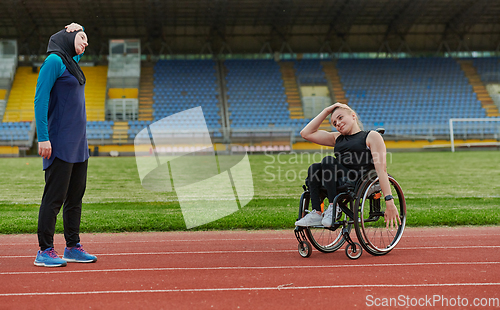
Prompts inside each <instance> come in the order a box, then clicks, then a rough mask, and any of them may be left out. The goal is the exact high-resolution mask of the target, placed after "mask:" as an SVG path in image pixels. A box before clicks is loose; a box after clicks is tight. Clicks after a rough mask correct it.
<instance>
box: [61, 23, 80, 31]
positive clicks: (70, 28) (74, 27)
mask: <svg viewBox="0 0 500 310" xmlns="http://www.w3.org/2000/svg"><path fill="white" fill-rule="evenodd" d="M65 28H66V32H73V31H79V30H83V27H82V26H81V25H79V24H77V23H71V24H69V25H66V26H65Z"/></svg>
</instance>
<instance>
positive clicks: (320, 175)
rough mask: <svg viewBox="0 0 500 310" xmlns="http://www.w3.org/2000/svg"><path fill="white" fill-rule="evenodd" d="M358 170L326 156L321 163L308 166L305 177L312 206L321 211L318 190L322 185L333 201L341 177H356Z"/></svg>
mask: <svg viewBox="0 0 500 310" xmlns="http://www.w3.org/2000/svg"><path fill="white" fill-rule="evenodd" d="M357 175H358V172H357V171H355V170H349V169H347V168H346V167H344V166H343V165H342V164H341V163H340V162H339V161H338V160H337V159H336V158H335V157H332V156H326V157H325V158H323V160H322V161H321V163H315V164H312V165H311V166H309V169H308V175H307V179H308V181H309V191H310V193H311V204H312V208H313V209H314V210H316V211H320V212H321V200H320V198H319V191H320V188H321V186H322V185H324V186H325V187H326V191H327V197H328V201H329V202H330V203H332V202H333V199H334V198H335V196H337V186H338V185H339V181H341V180H343V179H346V178H347V179H357Z"/></svg>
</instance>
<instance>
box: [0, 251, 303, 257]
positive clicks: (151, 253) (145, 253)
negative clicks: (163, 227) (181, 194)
mask: <svg viewBox="0 0 500 310" xmlns="http://www.w3.org/2000/svg"><path fill="white" fill-rule="evenodd" d="M289 252H297V250H267V251H266V250H260V251H254V250H246V251H232V250H226V251H189V252H181V251H179V252H138V253H100V254H99V253H97V254H96V253H92V255H96V256H132V255H179V254H187V255H191V254H218V255H221V254H232V253H236V254H241V253H289ZM35 256H36V255H4V256H0V259H1V258H28V257H31V258H34V257H35Z"/></svg>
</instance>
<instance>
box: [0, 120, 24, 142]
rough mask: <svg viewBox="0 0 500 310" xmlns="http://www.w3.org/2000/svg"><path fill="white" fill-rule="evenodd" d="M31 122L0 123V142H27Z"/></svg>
mask: <svg viewBox="0 0 500 310" xmlns="http://www.w3.org/2000/svg"><path fill="white" fill-rule="evenodd" d="M30 130H31V122H6V123H0V142H13V141H16V142H17V141H29V139H30V136H29V134H30Z"/></svg>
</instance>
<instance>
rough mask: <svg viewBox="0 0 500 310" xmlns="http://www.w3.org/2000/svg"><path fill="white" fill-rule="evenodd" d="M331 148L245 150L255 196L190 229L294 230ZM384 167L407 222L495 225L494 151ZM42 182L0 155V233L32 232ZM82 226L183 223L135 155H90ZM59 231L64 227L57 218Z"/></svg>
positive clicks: (426, 155) (114, 228) (30, 163)
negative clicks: (315, 170) (150, 184)
mask: <svg viewBox="0 0 500 310" xmlns="http://www.w3.org/2000/svg"><path fill="white" fill-rule="evenodd" d="M329 154H331V152H323V153H311V154H307V153H305V154H300V153H292V154H284V153H280V154H272V155H270V154H267V155H250V156H249V159H250V164H251V169H252V179H253V183H254V193H255V194H254V198H253V200H251V201H250V202H249V203H248V204H247V205H246V206H245V207H243V208H242V209H241V210H240V211H238V212H235V213H233V214H232V215H229V216H227V217H224V218H222V219H220V220H218V221H215V222H212V223H209V224H206V225H203V226H200V227H196V228H195V229H198V230H205V229H209V230H212V229H213V230H223V229H289V228H293V223H294V221H295V219H296V217H297V211H298V201H299V197H300V194H301V193H302V188H301V187H302V184H304V178H305V176H306V175H307V167H308V166H309V165H310V164H311V163H313V162H318V161H320V160H321V158H323V157H324V156H325V155H329ZM200 158H201V159H203V158H202V157H200ZM220 160H223V159H219V161H220ZM388 172H389V173H390V174H391V175H393V176H394V177H395V178H396V179H397V180H398V182H399V183H400V184H401V186H402V188H403V190H404V193H405V196H406V199H407V205H408V221H407V224H408V226H441V225H447V226H456V225H498V224H499V223H500V212H499V211H498V210H499V208H500V152H498V151H479V152H476V151H474V152H473V151H471V152H458V153H451V152H416V153H392V154H391V153H389V155H388ZM43 186H44V183H43V171H42V170H41V159H40V158H35V157H29V158H4V159H0V233H4V234H7V233H35V232H36V226H37V217H38V206H39V202H40V200H41V196H42V193H43ZM193 195H195V196H196V195H201V196H202V195H203V193H193ZM81 228H82V232H122V231H172V230H184V229H186V228H185V224H184V220H183V218H182V213H181V210H180V206H179V203H178V201H177V196H176V194H175V192H151V191H148V190H146V189H144V188H143V187H142V186H141V183H140V180H139V176H138V173H137V167H136V164H135V158H134V157H119V158H110V157H92V158H90V160H89V172H88V184H87V191H86V194H85V197H84V209H83V216H82V227H81ZM57 231H58V232H62V218H60V219H59V220H58V223H57Z"/></svg>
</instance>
